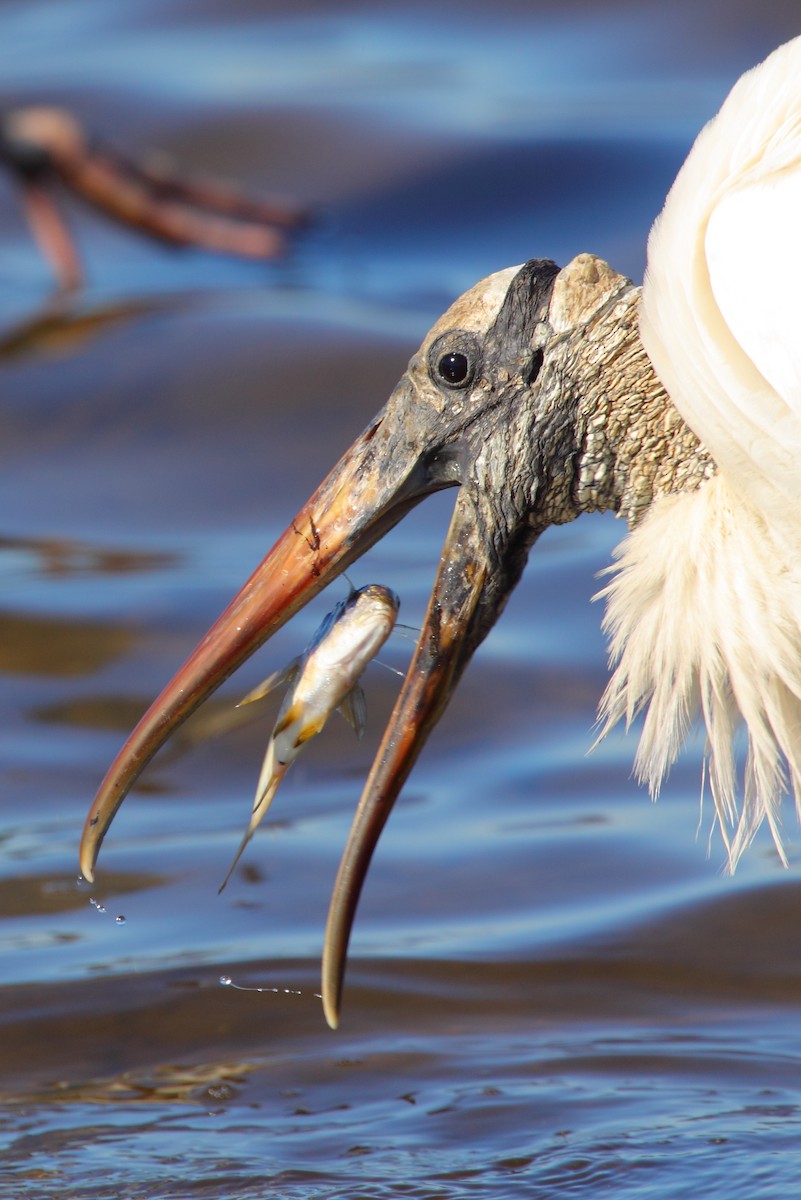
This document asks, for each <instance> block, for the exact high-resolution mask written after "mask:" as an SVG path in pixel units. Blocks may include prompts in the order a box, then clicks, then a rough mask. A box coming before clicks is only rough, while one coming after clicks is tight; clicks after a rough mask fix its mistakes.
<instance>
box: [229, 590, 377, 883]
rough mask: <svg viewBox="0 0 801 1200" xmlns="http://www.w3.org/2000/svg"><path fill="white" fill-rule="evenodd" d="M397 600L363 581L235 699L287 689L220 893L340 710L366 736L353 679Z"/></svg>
mask: <svg viewBox="0 0 801 1200" xmlns="http://www.w3.org/2000/svg"><path fill="white" fill-rule="evenodd" d="M399 607H400V601H399V600H398V597H397V596H396V595H395V593H394V592H393V591H391V589H390V588H387V587H383V586H382V584H380V583H368V584H367V586H366V587H363V588H359V589H358V591H356V590H353V591H352V592H351V593H350V595H349V596H348V597H347V599H345V600H340V602H339V604H337V605H336V607H335V608H333V609H332V610H331V612H330V613H328V614H327V615H326V616H325V617H324V618H323V620H322V621H321V623H320V626H319V628H318V629H317V631H316V633H315V634H314V637H313V638H312V639H311V641H310V642H309V644H308V646H307V647H306V649H305V650H304V652H303V654H302V655H300V657H299V658H296V659H294V660H293V661H292V662H291V663H290V664H289V666H288V667H287V668H285V670H283V671H276V672H275V673H274V674H273V675H270V676H269V678H267V679H265V680H264V682H263V683H261V684H259V686H258V687H257V688H254V690H253V691H251V692H249V693H248V695H247V696H245V698H244V700H242V701H240V704H251V703H252V702H253V701H254V700H260V699H261V698H262V697H263V696H266V695H267V694H268V693H269V692H271V691H272V690H273V689H274V688H276V687H278V686H280V684H282V683H287V684H289V685H290V686H289V687H288V689H287V692H286V694H285V696H284V699H283V703H282V704H281V708H280V709H279V712H278V718H277V720H276V722H275V727H274V728H273V731H272V733H271V735H270V740H269V742H268V744H267V753H266V754H265V756H264V763H263V765H262V768H261V774H260V775H259V782H258V784H257V785H256V797H255V799H254V801H253V809H252V812H251V814H250V821H249V822H248V827H247V829H246V830H245V836H244V837H243V838H242V842H241V844H240V846H239V849H238V850H237V852H236V855H235V857H234V861H233V862H232V863H231V866H230V868H229V871H228V874H227V875H226V876H225V879H224V880H223V881H222V885H221V886H220V889H219V890H220V891H223V889H224V888H225V886H226V884H227V883H228V880H229V879H230V878H231V875H232V874H233V872H234V868H235V867H236V864H237V863H238V862H239V860H240V858H241V857H242V852H243V851H244V849H245V847H246V846H247V844H248V842H249V841H250V839H251V838H252V837H253V834H254V833H255V832H256V829H257V827H258V826H259V824H260V823H261V822H262V820H263V819H264V817H265V815H266V813H267V809H268V808H269V807H270V805H271V804H272V802H273V800H274V799H275V794H276V792H277V791H278V788H279V786H280V784H281V780H282V779H283V778H284V776H285V775H286V773H287V771H288V770H289V768H290V767H291V765H292V763H293V762H294V761H295V759H296V758H297V756H298V754H299V753H300V751H301V750H302V749H303V747H304V746H305V745H306V744H307V742H309V741H310V740H311V739H312V738H313V737H316V736H317V734H318V733H320V731H321V730H322V729H323V728H324V726H325V724H326V722H327V721H328V718H329V717H330V716H331V713H332V712H334V710H335V709H338V710H339V711H340V712H341V713H342V715H343V717H344V718H345V720H346V721H347V722H348V724H349V725H351V726H352V727H353V729H354V731H355V733H356V736H357V737H361V736H362V734H363V733H364V724H365V720H366V715H367V707H366V701H365V698H364V692H363V691H362V688H361V685H360V683H359V679H360V678H361V676H362V674H363V673H364V670H365V668H366V667H367V664H368V663H369V662H370V660H371V659H373V658H375V656H376V654H378V651H379V650H380V649H381V647H382V646H383V645H384V642H385V641H386V640H387V638H388V637H389V635H390V633H391V632H392V630H393V629H394V627H395V621H396V619H397V616H398V609H399Z"/></svg>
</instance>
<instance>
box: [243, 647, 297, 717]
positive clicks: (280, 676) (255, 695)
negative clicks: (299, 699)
mask: <svg viewBox="0 0 801 1200" xmlns="http://www.w3.org/2000/svg"><path fill="white" fill-rule="evenodd" d="M299 668H300V659H299V658H293V659H292V662H291V663H289V665H288V666H286V667H284V668H283V670H281V671H273V673H272V675H268V676H267V678H266V679H264V680H262V682H261V683H260V684H259V685H258V687H254V689H253V691H252V692H248V694H247V696H244V697H243V699H241V700H240V701H239V703H238V704H237V706H236V707H237V708H241V707H242V705H243V704H252V703H253V701H254V700H261V699H262V697H264V696H267V695H269V694H270V692H274V691H275V689H276V688H277V687H280V686H281V684H282V683H294V682H295V679H296V678H297V674H298V670H299Z"/></svg>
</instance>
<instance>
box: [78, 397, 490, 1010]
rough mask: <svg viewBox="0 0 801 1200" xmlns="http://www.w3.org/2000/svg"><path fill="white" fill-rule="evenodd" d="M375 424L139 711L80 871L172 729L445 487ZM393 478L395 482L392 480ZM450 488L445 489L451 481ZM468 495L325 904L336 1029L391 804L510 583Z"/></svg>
mask: <svg viewBox="0 0 801 1200" xmlns="http://www.w3.org/2000/svg"><path fill="white" fill-rule="evenodd" d="M378 424H380V419H379V422H378V423H377V424H376V425H375V426H373V427H372V428H371V429H368V431H367V432H366V433H365V434H363V435H362V437H361V438H360V439H359V440H358V441H357V442H356V444H355V445H354V446H353V447H352V449H351V450H350V451H348V453H347V454H346V455H345V456H344V458H343V459H342V460H341V461H340V463H339V464H338V466H337V467H335V468H334V470H333V471H332V473H331V474H330V475H329V477H328V478H327V479H326V480H325V482H324V483H323V484H322V485H321V487H320V488H319V489H318V491H317V492H316V493H315V495H314V496H313V497H312V498H311V500H310V501H309V502H308V504H307V505H305V507H304V508H303V509H301V511H300V513H299V514H298V515H297V517H296V518H295V520H294V521H293V522H292V524H291V525H290V526H289V528H288V529H287V531H286V532H285V533H284V534H283V535H282V536H281V537H280V538H279V540H278V542H277V543H276V545H275V546H274V547H273V549H272V550H271V551H270V553H269V554H268V555H267V557H266V558H265V559H264V561H263V562H262V563H261V565H260V566H259V567H258V568H257V570H256V571H255V573H254V574H253V576H252V577H251V578H250V580H249V581H248V582H247V583H246V584H245V586H244V588H243V589H242V590H241V592H240V593H239V595H238V596H236V597H235V599H234V600H233V601H232V603H231V604H230V605H229V607H228V608H227V609H226V610H225V612H224V613H223V614H222V616H221V617H220V618H219V620H218V621H217V622H216V624H215V625H214V626H213V627H212V628H211V630H210V631H209V632H208V633H207V634H206V637H205V638H204V639H203V641H202V642H201V643H200V645H199V646H198V647H197V649H196V650H195V651H194V653H193V654H192V655H191V656H190V657H189V659H188V660H187V662H186V663H185V664H184V666H183V667H182V668H181V669H180V670H179V672H178V673H177V675H176V676H175V677H174V679H173V680H172V681H171V682H170V683H169V684H168V685H167V687H166V688H165V689H164V691H163V692H162V694H161V695H160V696H159V697H158V699H157V700H156V701H155V702H154V704H153V705H152V706H151V708H150V709H149V710H148V712H147V713H145V715H144V717H143V718H142V720H141V721H140V723H139V725H138V726H137V727H136V729H135V730H134V731H133V733H132V734H131V736H130V737H129V739H128V741H127V742H126V743H125V745H124V746H123V748H122V750H121V751H120V753H119V755H118V756H117V758H116V760H115V761H114V763H113V764H112V766H111V768H110V770H109V772H108V774H107V776H106V778H105V780H104V781H103V784H102V785H101V787H100V790H99V792H98V794H97V797H96V799H95V802H94V804H93V805H92V808H91V809H90V811H89V815H88V817H87V819H86V824H85V826H84V831H83V837H82V841H81V857H80V863H81V871H82V872H83V874H84V876H85V877H86V878H87V879H88V880H92V879H93V877H94V868H95V861H96V858H97V854H98V851H99V849H100V844H101V842H102V840H103V838H104V836H105V834H106V832H107V830H108V827H109V825H110V823H111V821H112V819H113V817H114V814H115V813H116V811H117V809H118V808H119V806H120V804H121V803H122V800H123V799H124V797H125V795H126V793H127V791H128V790H129V788H130V787H131V785H132V784H133V782H134V781H135V779H136V778H137V776H138V775H139V773H140V772H141V771H142V769H143V768H144V766H145V765H146V763H147V762H148V761H149V760H150V758H152V756H153V755H154V754H155V753H156V751H157V750H158V749H159V747H160V746H161V745H162V744H163V743H164V742H165V741H166V740H167V738H168V737H169V736H170V734H171V733H172V732H173V731H174V730H175V728H176V727H177V726H178V724H179V723H180V722H181V721H183V720H184V719H185V718H186V717H187V716H189V714H190V713H191V712H192V711H193V710H194V709H195V708H196V707H197V706H198V705H199V704H200V703H201V702H202V701H203V700H204V699H205V698H206V697H207V696H208V695H209V694H210V693H211V692H212V691H213V690H214V689H215V688H216V687H217V686H218V685H219V684H220V683H222V682H223V680H224V679H225V678H227V676H228V675H229V674H230V673H231V672H232V671H233V670H235V669H236V667H237V666H239V665H240V663H242V662H243V661H244V660H245V659H246V658H247V657H248V655H250V654H251V653H252V652H253V651H254V650H256V648H257V647H258V646H259V645H261V643H262V642H263V641H265V640H266V638H268V637H269V636H270V634H271V633H273V632H274V631H275V630H277V629H278V628H279V627H280V626H281V625H282V624H283V623H284V622H285V621H286V620H288V619H289V617H291V616H292V615H293V614H294V613H295V612H296V611H297V610H298V609H299V608H300V607H301V606H302V605H303V604H305V603H306V601H308V600H309V599H311V598H312V597H313V596H314V595H316V594H317V592H319V591H320V589H321V588H323V587H324V586H325V585H326V584H327V583H328V582H329V581H330V580H331V579H332V578H333V577H334V576H335V575H337V574H338V573H339V572H340V571H342V570H343V569H344V568H345V567H347V565H348V564H349V563H350V562H351V561H352V560H353V559H355V558H356V557H358V556H359V555H360V554H362V553H363V552H364V551H365V550H366V549H368V547H369V546H371V545H372V544H373V543H374V542H375V541H377V540H378V538H380V537H381V536H382V535H383V534H384V533H385V532H386V531H387V530H388V529H389V528H391V527H392V526H393V525H395V524H396V523H397V522H398V521H399V520H400V519H401V517H402V516H404V514H405V513H406V512H408V510H409V509H410V508H411V507H412V506H413V505H414V504H416V503H417V502H418V501H419V500H420V499H422V497H423V496H424V495H425V494H427V493H428V492H431V491H434V490H436V489H437V488H438V487H442V486H446V485H445V484H443V483H442V482H437V481H436V480H434V479H432V478H430V477H428V475H427V473H426V469H425V468H424V467H423V466H421V465H420V461H418V462H417V463H415V464H414V465H413V466H412V467H411V469H409V468H408V456H407V467H406V468H401V469H399V468H397V467H395V468H393V467H392V463H393V462H395V460H396V459H397V458H398V457H399V456H398V454H397V453H396V448H393V447H392V446H390V444H389V442H388V443H387V450H386V451H385V452H384V451H379V452H375V451H374V450H373V449H372V448H371V447H372V439H373V436H374V434H375V432H376V429H377V428H378ZM393 472H394V477H393ZM449 482H450V481H449ZM491 542H492V539H491V538H488V537H487V531H486V530H485V529H484V523H483V521H482V520H481V519H480V516H479V513H478V510H477V507H476V504H475V498H474V496H473V494H472V492H471V490H470V488H468V487H464V486H463V487H461V488H460V490H459V494H458V497H457V501H456V505H455V508H454V514H453V518H452V520H451V525H450V528H449V531H448V535H447V538H446V541H445V545H444V547H443V551H442V558H441V563H440V567H439V571H438V574H437V578H436V581H435V584H434V589H433V592H432V595H431V600H430V602H429V606H428V611H427V614H426V618H425V622H424V625H423V629H422V631H421V633H420V637H419V639H418V643H417V647H416V650H415V653H414V655H413V658H412V662H411V664H410V666H409V670H408V672H407V675H406V678H405V681H404V684H403V686H402V689H401V693H400V696H399V697H398V701H397V703H396V705H395V709H394V711H393V713H392V716H391V718H390V721H389V725H388V727H387V730H386V733H385V734H384V738H383V741H382V743H381V746H380V749H379V751H378V755H377V757H376V761H375V764H374V766H373V768H372V771H371V773H370V776H369V778H368V781H367V784H366V786H365V789H364V793H363V795H362V798H361V801H360V803H359V806H358V809H357V812H356V815H355V818H354V822H353V826H352V828H351V831H350V835H349V838H348V842H347V846H346V849H345V852H344V855H343V858H342V862H341V865H340V868H339V873H338V875H337V880H336V883H335V887H334V893H333V896H332V901H331V907H330V912H329V918H328V925H327V929H326V937H325V946H324V951H323V984H322V994H323V1007H324V1011H325V1016H326V1020H327V1021H328V1023H329V1025H331V1027H332V1028H336V1026H337V1024H338V1021H339V1004H340V997H341V992H342V984H343V978H344V971H345V962H346V956H347V948H348V941H349V938H350V931H351V926H352V924H353V919H354V915H355V912H356V907H357V904H358V900H359V895H360V893H361V888H362V885H363V883H364V880H365V877H366V875H367V870H368V867H369V865H370V859H371V856H372V853H373V850H374V848H375V845H376V843H377V841H378V838H379V836H380V833H381V830H382V829H383V827H384V825H385V823H386V820H387V818H388V816H389V813H390V812H391V810H392V806H393V804H394V802H395V799H396V798H397V796H398V793H399V792H400V790H401V788H402V786H403V784H404V782H405V780H406V778H407V776H408V774H409V772H410V771H411V769H412V766H413V765H414V763H415V761H416V759H417V757H418V755H419V753H420V751H421V749H422V747H423V745H424V743H425V741H426V738H427V736H428V734H429V732H430V731H431V729H432V728H433V727H434V725H435V724H436V722H437V720H438V719H439V717H440V715H441V714H442V712H443V710H444V708H445V706H446V704H447V702H448V700H449V698H450V696H451V694H452V692H453V690H454V688H455V686H456V684H457V682H458V680H459V677H460V675H461V673H462V671H463V669H464V667H465V666H466V665H467V663H468V661H469V659H470V657H471V655H472V653H473V650H474V649H475V647H476V646H477V645H478V643H479V642H480V641H481V639H482V637H483V636H484V634H485V633H486V632H487V630H488V629H489V628H490V627H491V625H492V624H493V623H494V621H495V618H496V617H497V615H498V612H499V611H500V608H501V607H502V604H503V599H504V598H505V593H506V592H507V591H508V590H509V587H510V586H511V583H509V582H508V581H507V580H506V579H505V577H504V578H501V577H499V574H498V572H497V571H493V569H492V566H491V565H490V559H489V555H490V553H491V549H490V546H491Z"/></svg>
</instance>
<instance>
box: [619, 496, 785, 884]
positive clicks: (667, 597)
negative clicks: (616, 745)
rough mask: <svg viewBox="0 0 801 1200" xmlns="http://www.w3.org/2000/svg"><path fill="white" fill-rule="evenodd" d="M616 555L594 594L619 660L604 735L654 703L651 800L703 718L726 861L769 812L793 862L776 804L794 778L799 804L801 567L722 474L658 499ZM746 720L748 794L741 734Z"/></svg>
mask: <svg viewBox="0 0 801 1200" xmlns="http://www.w3.org/2000/svg"><path fill="white" fill-rule="evenodd" d="M616 557H618V558H619V562H618V563H617V564H616V565H615V566H613V567H610V568H609V572H610V573H612V574H614V579H613V580H612V582H611V583H610V584H609V585H608V586H607V587H606V588H604V590H603V591H602V592H601V593H599V596H600V598H604V599H605V600H606V601H607V611H606V617H605V620H604V628H605V629H606V631H607V632H608V633H609V635H610V659H611V662H612V664H613V665H614V666H615V670H614V674H613V676H612V679H611V681H610V683H609V686H608V687H607V690H606V692H605V694H604V697H603V699H602V701H601V707H600V721H601V724H602V732H601V735H600V736H601V737H603V736H604V735H605V734H606V733H607V732H608V730H609V729H610V728H611V727H612V726H613V725H614V724H616V723H617V722H618V721H619V720H623V721H625V724H626V727H628V726H629V725H630V724H631V722H632V721H633V719H634V717H635V716H636V715H637V714H638V713H640V712H641V711H643V710H646V711H645V718H644V724H643V730H642V735H641V738H640V744H639V749H638V752H637V759H636V770H637V774H638V777H639V779H640V780H641V781H644V782H647V784H648V786H649V788H650V791H651V793H652V795H654V796H655V795H656V794H657V793H658V791H659V788H660V785H661V783H662V780H663V779H664V777H665V775H666V773H667V772H668V770H669V768H670V766H671V765H672V763H673V762H674V760H675V758H676V755H677V754H678V752H679V749H680V748H681V745H682V743H683V741H684V739H685V737H686V735H687V732H688V730H689V727H690V725H691V723H692V722H693V720H694V719H695V717H696V716H697V715H698V714H699V713H700V715H701V716H702V718H703V721H704V724H705V726H706V734H707V754H708V759H709V778H710V783H711V791H712V796H713V799H714V803H715V809H716V812H717V816H718V818H719V821H720V827H721V830H722V832H723V836H724V840H725V843H726V848H727V851H728V856H729V865H730V867H731V868H733V867H734V866H735V864H736V862H737V859H738V858H739V856H740V854H741V853H742V851H743V850H744V849H745V847H746V846H747V845H748V843H749V842H750V841H751V839H752V838H753V836H754V834H755V833H756V831H757V829H758V828H759V826H760V825H761V823H762V821H763V820H766V821H767V822H768V824H769V826H770V829H771V832H772V834H773V838H774V841H775V843H776V846H777V849H778V851H779V854H780V855H781V857H782V859H783V860H785V855H784V851H783V848H782V840H781V833H780V827H779V807H780V802H781V796H782V793H783V792H785V791H787V790H788V787H789V788H790V789H792V791H793V793H794V796H795V802H796V809H797V810H798V811H799V812H801V575H800V574H799V570H798V568H797V567H796V566H794V565H792V564H790V563H788V562H787V561H786V555H785V554H784V552H783V549H782V544H781V543H778V542H777V540H776V539H775V537H774V536H773V535H772V533H771V530H770V528H769V527H768V525H767V524H766V522H765V520H764V519H763V517H762V516H761V515H760V514H759V513H758V512H756V510H755V509H753V508H751V507H750V505H748V504H745V503H744V502H743V499H742V497H741V496H739V495H735V494H733V493H732V491H731V490H730V486H729V484H728V483H727V482H726V479H725V478H724V477H721V476H717V477H715V478H714V479H712V480H710V481H709V483H707V484H704V486H703V487H702V488H701V489H700V490H699V491H697V492H691V493H684V494H680V495H675V496H665V497H661V498H660V499H658V500H656V501H655V502H654V504H653V505H652V507H651V509H650V510H649V512H648V514H647V516H646V517H645V518H644V519H643V521H642V522H641V523H640V524H639V525H638V526H637V528H636V529H634V530H633V531H632V532H631V533H630V534H629V535H628V537H627V538H626V539H625V540H624V541H623V542H622V544H621V545H620V547H619V548H618V551H617V553H616ZM743 722H744V723H745V726H746V730H747V737H748V754H747V759H746V762H745V768H744V779H743V780H742V784H743V786H742V789H741V788H740V787H738V782H739V781H738V772H737V767H736V763H735V736H736V734H737V732H738V729H740V728H741V727H742V723H743ZM740 791H741V792H742V797H743V799H742V804H741V805H738V799H737V797H738V793H739V792H740Z"/></svg>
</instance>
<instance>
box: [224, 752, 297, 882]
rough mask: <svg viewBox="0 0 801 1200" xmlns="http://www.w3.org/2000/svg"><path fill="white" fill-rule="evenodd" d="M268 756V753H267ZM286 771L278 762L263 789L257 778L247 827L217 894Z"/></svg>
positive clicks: (271, 800) (270, 801)
mask: <svg viewBox="0 0 801 1200" xmlns="http://www.w3.org/2000/svg"><path fill="white" fill-rule="evenodd" d="M268 757H269V755H268ZM266 766H267V763H266V762H265V767H266ZM286 771H287V767H285V766H284V765H283V763H279V764H278V765H277V768H276V769H275V770H274V771H272V775H271V778H270V779H269V782H268V784H267V786H266V787H265V788H263V789H262V788H261V780H259V785H260V786H259V789H258V790H257V792H256V800H255V803H254V805H253V812H252V813H251V814H250V821H249V822H248V827H247V829H246V830H245V836H244V837H243V838H242V841H241V842H240V843H239V849H238V850H237V852H236V854H235V855H234V861H233V862H232V863H231V865H230V867H229V868H228V874H227V875H226V876H225V879H224V880H223V881H222V883H221V884H220V886H219V888H218V889H217V895H218V896H219V895H220V893H221V892H222V891H223V890H224V888H225V885H226V884H227V883H228V880H229V879H230V878H231V876H232V875H233V873H234V869H235V867H236V864H237V863H238V862H239V860H240V858H241V857H242V854H243V852H244V849H245V847H246V846H247V844H248V842H249V841H250V839H251V838H252V837H253V834H254V833H255V832H256V829H257V827H258V825H259V823H260V822H261V820H262V818H263V817H264V814H265V813H266V812H267V809H268V808H269V807H270V805H271V804H272V802H273V797H274V796H275V793H276V792H277V791H278V785H279V783H280V782H281V780H282V779H283V777H284V775H285V774H286Z"/></svg>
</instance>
